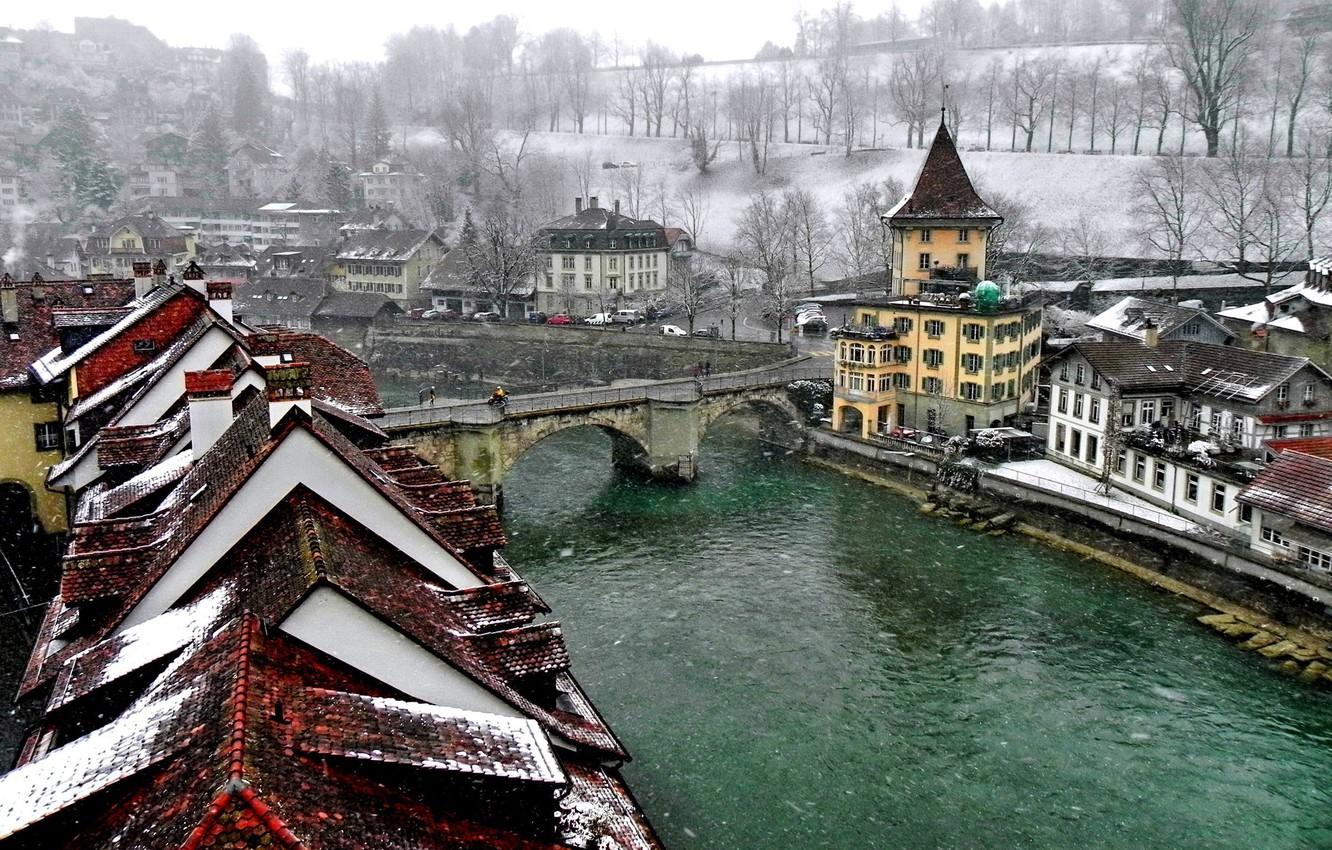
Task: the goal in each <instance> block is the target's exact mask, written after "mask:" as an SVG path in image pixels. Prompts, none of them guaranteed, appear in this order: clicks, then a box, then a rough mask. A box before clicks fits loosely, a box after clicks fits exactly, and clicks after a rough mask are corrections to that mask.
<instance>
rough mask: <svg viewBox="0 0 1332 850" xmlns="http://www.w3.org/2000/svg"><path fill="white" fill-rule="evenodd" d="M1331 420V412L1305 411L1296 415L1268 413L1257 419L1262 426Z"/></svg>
mask: <svg viewBox="0 0 1332 850" xmlns="http://www.w3.org/2000/svg"><path fill="white" fill-rule="evenodd" d="M1327 419H1332V410H1305V411H1302V412H1296V413H1268V414H1265V415H1263V416H1259V417H1258V421H1259V422H1261V423H1263V424H1264V425H1280V424H1281V423H1282V422H1323V421H1325V420H1327Z"/></svg>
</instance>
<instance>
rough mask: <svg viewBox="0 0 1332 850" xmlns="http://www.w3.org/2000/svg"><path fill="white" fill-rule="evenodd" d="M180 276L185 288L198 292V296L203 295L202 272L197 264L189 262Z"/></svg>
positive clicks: (192, 261)
mask: <svg viewBox="0 0 1332 850" xmlns="http://www.w3.org/2000/svg"><path fill="white" fill-rule="evenodd" d="M180 276H181V278H183V279H184V281H185V285H186V286H188V287H190V288H191V289H193V290H194V291H196V292H198V293H199V294H200V295H203V294H204V282H203V281H204V271H203V269H201V268H199V264H198V263H196V262H195V261H194V260H190V264H189V265H188V266H186V267H185V271H183V272H181V274H180Z"/></svg>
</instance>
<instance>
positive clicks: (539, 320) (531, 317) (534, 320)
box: [527, 310, 550, 325]
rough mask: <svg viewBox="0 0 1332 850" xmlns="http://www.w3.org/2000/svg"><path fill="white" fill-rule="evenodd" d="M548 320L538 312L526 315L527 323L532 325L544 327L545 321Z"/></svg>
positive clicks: (543, 314)
mask: <svg viewBox="0 0 1332 850" xmlns="http://www.w3.org/2000/svg"><path fill="white" fill-rule="evenodd" d="M548 318H550V317H549V316H547V315H546V314H545V313H542V312H541V311H539V310H538V311H537V312H535V313H528V314H527V321H528V322H530V323H531V324H534V325H544V324H545V323H546V319H548Z"/></svg>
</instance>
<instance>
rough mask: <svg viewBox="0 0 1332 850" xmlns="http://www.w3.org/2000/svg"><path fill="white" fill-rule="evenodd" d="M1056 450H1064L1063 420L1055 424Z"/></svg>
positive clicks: (1060, 451) (1061, 452)
mask: <svg viewBox="0 0 1332 850" xmlns="http://www.w3.org/2000/svg"><path fill="white" fill-rule="evenodd" d="M1055 451H1057V452H1059V453H1060V454H1063V452H1064V425H1063V423H1062V422H1061V423H1059V424H1058V425H1056V426H1055Z"/></svg>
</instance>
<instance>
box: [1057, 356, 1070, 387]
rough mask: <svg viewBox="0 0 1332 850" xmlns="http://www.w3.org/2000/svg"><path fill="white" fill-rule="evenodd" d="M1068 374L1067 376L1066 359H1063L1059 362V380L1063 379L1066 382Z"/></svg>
mask: <svg viewBox="0 0 1332 850" xmlns="http://www.w3.org/2000/svg"><path fill="white" fill-rule="evenodd" d="M1068 376H1069V371H1068V361H1067V360H1065V361H1064V362H1063V363H1061V364H1059V380H1061V381H1063V382H1064V383H1068V380H1069V377H1068Z"/></svg>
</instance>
